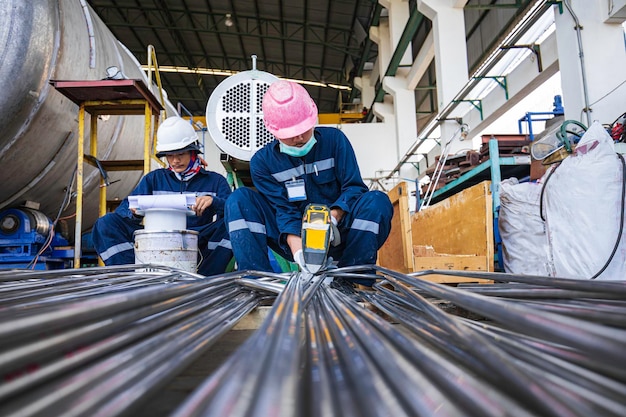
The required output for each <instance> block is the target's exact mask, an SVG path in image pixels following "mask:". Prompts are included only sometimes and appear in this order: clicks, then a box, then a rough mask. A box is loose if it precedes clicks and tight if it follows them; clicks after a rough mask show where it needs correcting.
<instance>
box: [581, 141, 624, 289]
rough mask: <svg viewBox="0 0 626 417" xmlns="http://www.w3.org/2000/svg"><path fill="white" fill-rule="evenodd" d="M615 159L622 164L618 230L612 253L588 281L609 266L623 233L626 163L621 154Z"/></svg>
mask: <svg viewBox="0 0 626 417" xmlns="http://www.w3.org/2000/svg"><path fill="white" fill-rule="evenodd" d="M617 157H618V158H619V160H620V162H621V163H622V202H621V203H622V204H621V207H622V208H621V212H620V219H619V230H618V232H617V239H616V241H615V245H614V246H613V251H612V252H611V255H610V256H609V259H607V261H606V263H605V264H604V266H603V267H602V268H600V270H599V271H598V272H596V273H595V274H594V276H592V277H591V278H590V279H596V278H598V277H599V276H600V275H601V274H602V273H603V272H604V271H605V270H606V268H608V266H609V264H610V263H611V261H612V260H613V257H614V256H615V253H616V252H617V248H618V247H619V244H620V242H621V240H622V232H623V231H624V204H625V202H624V199H626V162H625V161H624V157H623V156H622V155H621V154H619V153H618V154H617Z"/></svg>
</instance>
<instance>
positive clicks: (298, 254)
mask: <svg viewBox="0 0 626 417" xmlns="http://www.w3.org/2000/svg"><path fill="white" fill-rule="evenodd" d="M293 260H294V261H295V262H296V263H297V264H298V266H299V267H300V270H301V271H304V272H309V270H308V269H307V267H306V264H305V263H304V253H303V252H302V249H298V250H297V251H296V253H294V254H293Z"/></svg>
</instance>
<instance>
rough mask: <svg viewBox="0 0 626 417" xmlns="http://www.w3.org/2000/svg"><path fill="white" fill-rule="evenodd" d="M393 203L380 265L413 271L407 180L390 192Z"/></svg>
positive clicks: (407, 271) (396, 269) (380, 252)
mask: <svg viewBox="0 0 626 417" xmlns="http://www.w3.org/2000/svg"><path fill="white" fill-rule="evenodd" d="M388 196H389V199H390V200H391V203H392V204H393V219H392V220H391V233H389V237H388V238H387V241H385V244H384V245H383V246H382V247H381V248H380V249H379V250H378V265H380V266H382V267H385V268H389V269H393V270H394V271H398V272H402V273H405V274H406V273H410V272H413V269H414V267H413V243H412V240H411V219H410V214H409V191H408V187H407V184H406V182H401V183H399V184H398V185H397V186H396V187H395V188H393V189H392V190H391V191H389V193H388Z"/></svg>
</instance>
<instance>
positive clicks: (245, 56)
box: [87, 0, 532, 116]
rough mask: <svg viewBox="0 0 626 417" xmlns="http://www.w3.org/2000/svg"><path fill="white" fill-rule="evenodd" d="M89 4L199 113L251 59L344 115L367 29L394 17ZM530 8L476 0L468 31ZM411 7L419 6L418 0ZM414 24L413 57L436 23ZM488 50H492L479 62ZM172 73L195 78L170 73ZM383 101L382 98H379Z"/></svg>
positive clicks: (266, 5)
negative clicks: (152, 57) (153, 61)
mask: <svg viewBox="0 0 626 417" xmlns="http://www.w3.org/2000/svg"><path fill="white" fill-rule="evenodd" d="M87 2H88V3H89V5H90V6H91V7H92V8H93V9H94V10H95V12H96V13H97V14H98V16H99V17H100V18H101V19H102V20H103V21H104V22H105V24H106V25H107V26H108V27H109V28H110V30H111V31H112V32H113V34H114V35H115V36H116V37H117V38H118V39H119V40H120V41H121V42H122V43H123V44H124V45H125V46H126V47H127V48H128V49H129V50H130V51H131V52H132V53H133V54H134V55H135V56H136V57H137V59H138V60H139V61H140V62H141V63H142V64H146V63H147V62H148V52H147V50H148V45H152V46H154V48H155V51H156V57H157V61H158V64H159V67H160V68H161V69H162V71H161V79H162V82H163V87H164V88H165V90H166V91H167V92H168V96H169V99H170V101H171V102H172V103H173V104H174V105H182V106H183V107H184V108H185V109H186V110H188V111H189V112H190V113H191V114H193V115H197V116H202V115H204V114H205V110H206V104H207V101H208V98H209V96H210V95H211V93H212V91H213V89H214V88H215V87H216V86H217V85H218V84H219V83H220V82H221V81H223V80H224V79H225V78H226V77H227V76H228V73H229V71H230V72H239V71H246V70H250V69H252V67H253V58H252V56H253V55H255V56H256V57H257V58H256V68H257V69H259V70H261V71H266V72H269V73H272V74H274V75H276V76H278V77H281V78H290V79H296V80H302V81H308V82H311V83H317V85H311V84H305V87H306V88H307V89H308V90H309V92H310V93H311V95H312V97H313V98H314V99H315V101H316V102H317V104H318V107H319V110H320V112H321V113H336V112H338V111H340V110H341V104H342V103H346V102H349V101H351V100H353V99H354V98H355V95H356V96H358V92H357V91H356V90H354V91H352V92H350V90H349V88H350V87H351V86H352V80H353V78H354V76H355V75H357V76H358V75H360V74H361V73H362V71H363V69H364V68H367V67H368V66H367V63H372V64H373V63H374V61H375V60H376V58H377V52H378V51H377V47H376V44H375V43H374V42H372V41H370V39H368V33H369V28H370V27H371V26H376V25H378V22H379V20H380V19H381V18H384V17H385V16H386V10H384V9H383V8H382V7H381V6H380V5H379V4H378V2H377V1H375V0H317V1H313V0H236V1H235V0H88V1H87ZM529 3H532V0H523V1H522V0H470V1H469V2H468V3H467V5H466V6H465V13H466V21H468V23H471V25H469V26H468V28H466V30H467V32H468V39H470V37H471V36H475V35H473V34H475V33H488V32H489V30H486V26H487V25H489V24H491V23H490V22H492V21H493V19H489V17H491V16H492V15H496V14H499V15H502V13H503V12H504V13H506V15H507V16H508V18H507V24H512V22H514V20H515V19H514V17H515V16H516V15H519V12H520V9H524V8H525V7H527V6H528V4H529ZM409 5H410V7H411V10H415V9H416V1H415V0H411V1H409ZM468 12H469V19H468ZM492 12H494V13H492ZM509 18H511V19H510V20H509ZM415 21H417V22H419V23H418V24H417V25H415V27H413V28H410V29H411V31H412V32H411V36H410V39H411V40H412V42H413V45H412V52H413V57H415V56H416V53H417V51H419V47H420V45H421V42H423V40H424V39H425V37H426V35H427V33H428V32H429V31H430V26H431V24H430V22H429V21H428V19H419V20H415ZM407 27H408V26H407ZM502 29H504V28H502V27H499V28H497V30H494V29H493V28H492V30H491V32H497V31H500V30H502ZM495 34H496V33H494V35H495ZM488 52H489V51H488V45H487V46H485V48H484V49H483V50H481V51H479V53H478V55H480V56H484V55H485V54H486V53H488ZM480 56H477V57H476V59H475V60H474V61H475V62H470V65H475V64H476V62H478V61H479V60H480ZM431 66H432V64H431ZM171 67H176V68H178V70H179V71H180V70H183V71H187V72H165V71H163V70H164V69H166V68H171ZM205 70H217V71H221V72H223V74H221V75H220V74H215V73H211V71H205ZM201 72H204V73H201ZM207 72H208V73H207ZM427 77H428V78H427V80H426V83H427V85H430V86H432V85H434V84H435V82H436V81H435V79H434V70H430V71H429V73H428V75H427ZM421 84H423V83H421ZM425 91H426V92H425V93H422V95H424V97H417V98H418V103H424V102H426V103H428V102H430V103H433V102H435V103H436V99H434V97H433V95H434V94H436V93H435V92H434V90H433V89H432V88H431V89H430V90H429V89H426V90H425ZM381 100H382V96H380V97H377V101H381ZM431 112H436V109H435V108H433V106H432V105H431V106H430V107H429V108H428V109H427V110H426V112H425V113H431ZM433 114H434V113H433Z"/></svg>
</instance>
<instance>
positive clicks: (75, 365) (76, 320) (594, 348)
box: [0, 265, 626, 417]
mask: <svg viewBox="0 0 626 417" xmlns="http://www.w3.org/2000/svg"><path fill="white" fill-rule="evenodd" d="M372 269H376V270H377V271H378V275H377V276H378V277H379V278H381V277H382V278H385V279H386V280H387V283H389V284H391V285H382V284H381V283H379V284H376V285H375V286H374V288H373V290H372V291H364V290H358V291H353V292H351V293H350V294H348V295H346V294H343V293H342V292H341V291H343V290H345V288H343V287H337V288H341V290H337V289H335V288H334V287H333V286H332V285H331V286H328V285H325V284H323V282H324V281H325V279H326V278H328V277H329V276H331V274H332V276H334V277H336V278H339V277H341V278H342V279H345V280H350V279H351V278H353V277H362V276H363V275H361V274H359V272H363V271H371V270H372ZM100 272H101V273H103V275H102V276H99V275H98V274H96V273H92V272H91V271H87V273H86V274H84V275H80V276H79V275H76V277H75V278H76V279H77V282H78V284H77V286H78V287H80V286H82V285H85V288H82V289H81V290H79V291H72V292H70V293H64V292H63V291H58V290H55V289H54V288H53V287H54V285H48V283H46V284H45V285H43V284H42V283H41V282H40V281H38V280H39V279H40V278H41V277H36V276H30V277H29V280H28V281H24V283H23V284H20V283H19V282H18V281H17V280H10V279H3V276H2V274H0V282H4V285H6V286H7V287H4V285H2V284H0V297H2V294H9V295H10V298H11V303H10V304H9V305H8V306H6V307H5V308H0V337H2V339H0V340H3V342H2V347H1V349H0V370H2V371H3V373H4V374H5V375H6V374H9V375H10V374H11V373H12V372H13V373H15V371H16V370H17V371H20V370H24V369H27V368H28V366H29V365H30V364H33V363H38V366H39V368H38V369H37V370H36V371H35V372H33V373H32V374H29V375H17V374H15V378H14V379H13V380H8V381H6V382H5V383H4V384H0V404H2V405H1V406H0V414H1V415H26V416H29V415H50V414H63V415H89V416H110V415H121V414H128V413H129V412H130V410H132V409H133V406H135V405H136V404H137V402H138V400H139V399H140V398H141V397H142V396H145V395H146V394H149V393H152V392H155V391H156V390H157V389H158V388H159V387H160V386H162V385H163V381H164V380H166V379H167V378H168V377H170V376H171V375H174V374H175V373H177V372H179V371H180V370H181V369H182V368H183V367H184V366H186V365H187V364H189V363H190V361H191V360H193V359H194V358H196V357H197V356H198V352H199V351H201V350H202V349H203V348H205V347H206V346H207V345H209V344H211V343H212V342H213V341H214V340H216V338H217V337H219V335H221V334H222V333H223V332H225V331H227V330H228V329H229V328H230V327H231V326H232V324H234V322H236V321H237V320H238V319H239V318H241V317H242V316H243V315H245V314H247V313H248V312H249V311H250V310H251V309H253V308H254V307H255V306H256V305H257V304H258V303H259V301H260V300H263V299H264V298H268V297H274V294H278V296H277V297H276V298H275V300H274V303H273V307H272V309H271V312H270V313H269V315H268V316H267V318H266V320H265V321H264V322H263V323H262V325H261V327H260V328H259V329H258V330H257V331H256V332H255V333H254V334H253V336H251V337H250V338H249V339H248V340H247V341H246V342H245V343H244V344H243V345H242V346H241V347H240V348H239V349H238V350H237V351H235V352H234V353H233V354H232V355H231V356H230V357H229V359H228V360H227V361H226V362H225V363H224V364H223V365H222V366H221V367H220V368H219V369H218V370H217V371H215V372H214V373H213V375H210V376H209V377H208V378H207V379H206V380H205V382H204V383H203V384H201V385H200V386H199V387H198V388H197V389H196V391H195V392H194V393H193V394H192V395H191V396H189V397H188V398H187V400H186V401H185V402H183V403H182V404H181V405H179V407H178V408H177V409H176V411H175V412H174V414H173V415H174V417H191V416H229V417H233V416H234V417H237V416H241V417H244V416H246V417H247V416H267V415H272V416H304V417H307V416H311V417H314V416H324V417H326V416H348V417H349V416H359V417H360V416H364V417H368V416H372V417H377V416H380V415H393V416H435V415H437V416H468V415H469V416H480V417H490V416H493V417H496V416H522V417H524V416H533V415H541V416H580V417H582V416H585V417H586V416H590V415H602V416H623V415H626V371H625V370H624V369H623V366H622V362H623V359H622V357H623V351H624V348H626V330H625V329H626V303H625V301H624V300H625V299H626V283H623V282H600V281H593V282H587V281H578V280H568V279H550V278H543V277H529V276H513V275H509V274H488V273H476V272H471V273H468V272H459V273H458V275H460V276H468V275H470V276H476V277H477V278H483V279H485V278H486V279H497V280H499V281H502V282H508V284H494V285H493V286H489V285H484V284H483V285H480V286H472V285H464V286H462V287H458V288H455V287H450V286H446V285H441V284H436V283H433V282H429V281H425V280H423V279H420V278H421V277H422V276H423V275H428V274H430V273H433V274H441V273H442V272H445V273H447V274H449V275H451V274H453V272H452V271H425V272H423V273H418V274H412V275H405V274H401V273H398V272H395V271H390V270H387V269H384V268H379V267H373V266H371V265H369V266H359V267H350V268H341V269H335V270H331V271H329V272H328V273H327V275H319V276H311V275H310V274H300V273H294V274H292V275H291V277H285V276H284V275H272V274H265V273H260V272H255V271H244V272H240V273H237V274H224V275H222V276H220V277H215V278H212V279H210V280H203V279H199V277H196V276H193V274H186V273H185V274H182V275H181V273H180V272H177V271H173V270H168V271H164V272H163V273H161V274H157V277H153V276H150V274H149V273H143V272H142V273H137V276H138V277H139V278H140V279H138V280H137V281H136V282H135V281H133V280H128V279H127V278H128V277H126V276H125V270H123V269H118V270H107V269H106V268H105V269H104V270H102V269H100ZM244 276H245V277H249V276H257V277H259V278H258V279H254V280H253V279H248V278H242V277H244ZM88 277H89V278H88ZM105 277H106V278H105ZM57 278H59V283H60V284H59V285H61V286H63V287H64V288H65V287H66V286H67V284H68V282H69V281H71V279H70V277H68V276H63V275H61V274H59V275H58V277H57ZM234 278H238V279H237V280H236V282H237V283H235V282H234ZM68 280H69V281H68ZM285 281H286V284H285V283H284V282H285ZM33 282H34V283H36V284H37V286H36V287H37V288H36V289H35V290H33V292H31V293H28V296H27V297H26V296H25V297H24V299H23V300H24V303H22V304H20V303H19V302H18V301H17V300H18V298H19V297H16V295H21V294H22V293H20V292H19V291H16V288H17V287H19V286H20V285H24V286H25V287H27V286H28V284H29V283H33ZM104 282H109V283H110V284H111V285H110V286H107V285H103V283H104ZM92 286H93V287H92ZM109 287H110V288H109ZM392 287H393V289H392ZM94 288H101V289H102V291H101V292H100V294H99V295H97V294H95V293H94V292H93V291H92V290H93V289H94ZM3 289H5V290H6V291H4V292H3V291H2V290H3ZM83 290H84V291H83ZM26 293H27V292H25V293H24V294H26ZM0 299H1V298H0ZM355 299H360V300H361V301H362V302H365V303H366V304H370V305H372V306H374V307H375V310H377V311H378V312H379V314H375V313H374V311H372V310H369V309H367V308H364V306H363V305H362V303H357V302H355ZM442 303H447V304H452V305H454V306H456V307H457V310H456V311H457V313H458V310H459V308H460V309H463V310H464V311H465V312H469V313H472V316H473V317H474V318H475V320H469V319H468V318H466V317H463V316H462V315H458V314H451V313H450V312H448V311H446V309H442V308H441V305H442ZM382 314H384V315H385V317H386V318H387V319H388V320H385V319H383V318H382V317H381V315H382ZM11 318H12V322H11V325H9V319H11ZM476 318H478V319H476ZM390 321H392V322H394V323H398V324H391V322H390ZM7 341H10V343H9V342H7ZM60 351H71V352H72V355H71V356H62V357H60V356H59V355H58V354H56V353H58V352H60ZM5 400H6V401H5Z"/></svg>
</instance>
